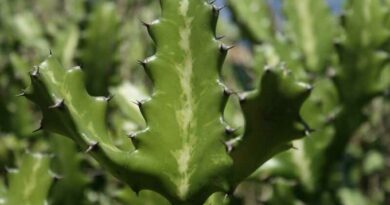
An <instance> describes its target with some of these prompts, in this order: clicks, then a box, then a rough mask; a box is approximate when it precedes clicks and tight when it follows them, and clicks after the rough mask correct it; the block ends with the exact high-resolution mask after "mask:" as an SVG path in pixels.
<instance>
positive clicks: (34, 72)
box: [31, 66, 40, 78]
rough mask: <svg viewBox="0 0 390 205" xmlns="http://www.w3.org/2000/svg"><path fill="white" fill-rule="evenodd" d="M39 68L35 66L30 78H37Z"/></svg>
mask: <svg viewBox="0 0 390 205" xmlns="http://www.w3.org/2000/svg"><path fill="white" fill-rule="evenodd" d="M39 70H40V68H39V66H35V70H34V71H33V72H31V76H33V77H35V78H37V77H38V76H39Z"/></svg>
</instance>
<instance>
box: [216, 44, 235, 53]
mask: <svg viewBox="0 0 390 205" xmlns="http://www.w3.org/2000/svg"><path fill="white" fill-rule="evenodd" d="M234 47H235V46H227V45H224V44H222V45H221V46H220V47H219V51H220V52H221V53H226V52H228V51H229V50H230V49H232V48H234Z"/></svg>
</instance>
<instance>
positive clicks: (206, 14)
mask: <svg viewBox="0 0 390 205" xmlns="http://www.w3.org/2000/svg"><path fill="white" fill-rule="evenodd" d="M161 8H162V15H161V17H160V18H159V19H158V20H155V21H153V22H151V23H148V24H145V25H146V28H147V30H148V32H149V34H150V36H151V37H152V39H153V41H154V43H155V45H156V53H155V54H154V55H153V56H151V57H148V58H146V59H145V60H143V61H141V62H140V63H141V65H142V66H143V67H144V69H145V71H146V73H147V75H148V76H149V77H150V79H151V80H152V82H153V93H152V95H151V96H150V98H149V99H147V100H144V101H140V102H135V103H136V104H137V106H138V107H139V110H140V111H141V113H142V116H143V118H144V120H145V122H146V125H145V127H146V128H145V129H143V130H140V131H138V132H136V133H132V134H130V136H116V137H115V139H118V138H119V139H121V140H120V141H121V142H123V143H124V145H121V146H118V145H116V144H115V142H114V137H113V136H112V134H111V131H110V130H109V129H108V128H107V126H106V124H105V116H106V111H107V105H108V103H109V102H110V98H107V97H92V96H90V95H89V94H88V92H87V91H86V89H85V87H84V76H83V72H82V71H81V69H80V68H79V67H76V68H72V69H69V70H66V69H64V68H63V67H62V66H61V65H60V63H59V62H58V61H57V60H56V59H55V57H53V56H52V55H50V56H49V57H48V58H47V60H46V61H45V62H43V63H42V64H41V65H39V66H38V67H37V68H36V69H35V70H34V71H33V72H31V73H30V78H31V86H30V87H29V89H28V90H26V93H25V95H26V97H28V98H29V99H30V100H31V101H33V102H34V103H36V104H37V105H38V106H39V107H40V109H41V110H42V113H43V119H42V122H41V128H42V129H45V130H48V131H51V132H55V133H58V134H61V135H64V136H67V137H69V138H71V139H72V140H74V141H75V142H76V143H77V144H78V145H79V146H80V147H81V148H82V149H84V150H86V152H87V153H89V154H91V155H92V156H93V157H94V158H95V159H96V160H97V161H98V162H99V163H100V164H101V165H102V166H103V167H105V168H106V169H107V170H109V171H110V172H111V173H112V174H113V175H114V176H116V177H117V178H118V179H119V180H121V181H123V182H125V183H127V184H128V185H129V186H130V187H131V188H132V189H134V190H135V191H136V192H138V191H140V190H152V191H155V192H158V193H159V194H161V195H163V196H164V197H166V198H167V199H168V200H169V201H170V202H171V203H172V204H175V205H176V204H178V205H180V204H186V205H187V204H190V205H192V204H193V205H195V204H196V205H199V204H203V203H205V202H206V201H207V199H209V198H210V196H212V195H213V194H215V193H231V192H232V190H234V189H235V187H236V186H237V184H238V183H239V182H240V181H242V180H244V179H245V178H246V177H248V176H249V175H250V174H251V173H253V172H254V171H255V170H256V169H257V168H258V167H259V166H260V165H261V164H262V163H264V162H265V161H266V160H267V159H269V158H271V157H272V156H273V155H275V154H277V153H279V152H281V151H284V150H287V149H289V148H291V145H290V141H291V140H294V139H298V138H300V137H303V136H304V135H305V132H306V131H307V127H306V126H305V125H306V123H305V122H304V121H303V120H302V118H301V117H300V114H299V112H300V108H301V106H302V103H303V102H304V101H305V100H306V98H307V97H308V95H309V94H310V91H311V87H310V86H308V85H306V84H303V83H300V82H298V81H296V80H295V79H294V78H293V76H292V75H291V74H290V73H289V71H288V70H287V69H284V68H282V67H275V68H270V69H268V70H266V71H265V73H264V74H263V77H262V81H261V84H259V85H258V90H257V91H254V92H253V93H252V94H250V95H247V96H245V99H243V101H242V103H241V105H242V109H243V114H244V116H245V119H246V128H245V133H244V135H243V136H242V137H241V141H240V142H239V143H237V144H236V145H234V149H233V150H230V149H227V147H229V146H227V144H228V140H229V136H228V130H229V129H230V128H229V127H228V126H227V125H226V122H225V121H224V119H223V111H224V109H225V104H226V101H227V99H228V98H229V97H230V95H232V93H231V92H230V91H229V89H227V87H226V86H225V85H224V84H223V81H222V79H221V67H222V64H223V62H224V58H225V56H226V54H227V52H228V51H229V50H230V49H231V47H228V46H225V45H223V44H222V43H220V42H219V41H218V40H217V39H218V38H217V37H216V31H215V27H216V22H217V19H218V15H219V11H220V8H217V7H215V6H213V5H211V4H210V3H208V2H206V1H203V0H161Z"/></svg>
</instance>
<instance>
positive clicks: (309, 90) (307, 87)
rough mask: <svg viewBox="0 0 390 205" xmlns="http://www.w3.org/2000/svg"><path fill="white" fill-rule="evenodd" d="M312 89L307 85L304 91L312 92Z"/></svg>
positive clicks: (311, 86) (312, 87)
mask: <svg viewBox="0 0 390 205" xmlns="http://www.w3.org/2000/svg"><path fill="white" fill-rule="evenodd" d="M313 89H314V86H313V85H310V84H307V86H306V91H307V92H309V93H310V92H312V91H313Z"/></svg>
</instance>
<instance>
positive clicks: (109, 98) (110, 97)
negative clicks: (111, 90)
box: [104, 94, 114, 102]
mask: <svg viewBox="0 0 390 205" xmlns="http://www.w3.org/2000/svg"><path fill="white" fill-rule="evenodd" d="M113 97H114V95H112V94H110V95H108V96H107V97H105V98H104V100H105V101H106V102H110V101H111V100H112V98H113Z"/></svg>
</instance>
